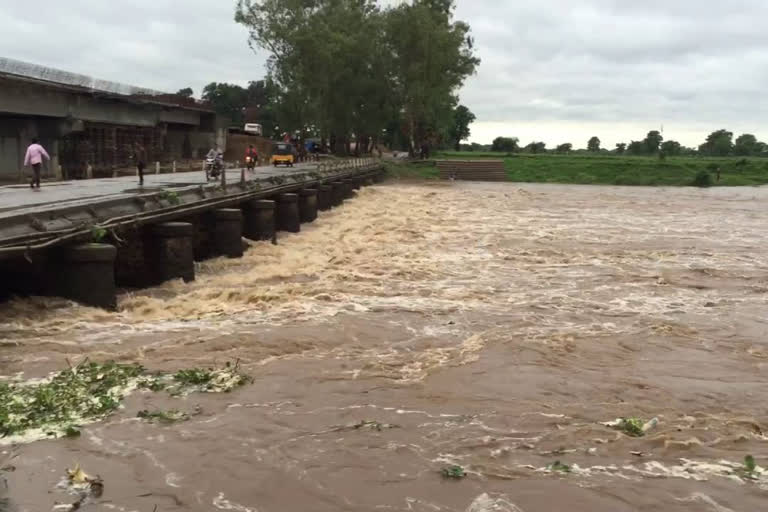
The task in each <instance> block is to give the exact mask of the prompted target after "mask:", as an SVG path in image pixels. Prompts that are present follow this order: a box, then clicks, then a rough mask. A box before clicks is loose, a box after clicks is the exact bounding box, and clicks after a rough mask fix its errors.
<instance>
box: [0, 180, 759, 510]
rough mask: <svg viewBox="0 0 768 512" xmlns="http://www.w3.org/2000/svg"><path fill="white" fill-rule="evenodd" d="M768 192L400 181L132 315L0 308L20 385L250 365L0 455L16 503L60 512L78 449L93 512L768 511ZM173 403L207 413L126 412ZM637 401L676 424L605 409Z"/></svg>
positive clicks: (631, 406)
mask: <svg viewBox="0 0 768 512" xmlns="http://www.w3.org/2000/svg"><path fill="white" fill-rule="evenodd" d="M767 200H768V189H765V188H717V189H707V190H699V189H691V188H679V189H667V188H619V187H581V186H561V185H516V184H479V183H417V182H391V183H388V184H385V185H378V186H373V187H366V188H363V189H362V190H360V191H359V193H358V196H357V197H356V198H355V199H352V200H350V201H347V202H346V203H345V204H344V205H343V206H342V207H340V208H338V209H335V210H333V211H331V212H328V213H323V214H321V216H320V218H319V219H318V220H317V221H316V222H315V223H314V224H312V225H303V226H302V232H301V233H300V234H295V235H293V234H292V235H284V236H283V234H281V237H280V240H279V243H278V245H272V244H270V243H254V244H252V246H251V248H250V249H249V250H248V251H247V252H246V254H245V256H244V257H243V258H242V259H239V260H228V259H223V258H221V259H215V260H210V261H206V262H204V263H201V264H199V266H198V268H197V280H196V281H195V282H194V283H190V284H183V283H181V282H172V283H168V284H165V285H163V286H161V287H157V288H153V289H148V290H141V291H129V292H125V293H123V294H121V296H120V298H119V311H118V312H116V313H107V312H103V311H99V310H95V309H90V308H85V307H80V306H76V305H73V304H71V303H69V302H67V301H63V300H58V299H50V298H29V299H18V300H14V301H12V302H9V303H6V304H3V305H0V374H2V375H5V376H14V375H17V374H18V373H19V372H23V378H35V377H42V376H45V375H47V374H48V373H49V372H51V371H55V370H61V369H63V368H66V367H67V364H73V363H74V362H76V361H80V360H82V359H84V358H86V357H88V358H90V359H91V360H95V361H105V360H110V359H114V360H117V361H119V362H138V363H141V364H142V365H144V366H145V367H147V368H149V369H151V370H165V371H174V370H176V369H179V368H189V367H195V366H215V365H221V364H224V363H225V362H227V361H238V360H239V364H240V367H241V368H242V369H243V371H245V372H246V373H247V374H249V375H250V376H251V377H253V382H252V383H251V384H248V385H246V386H244V387H242V388H238V389H236V390H234V391H233V392H231V393H226V394H191V395H188V396H186V397H171V396H168V395H167V394H162V393H150V392H141V391H136V392H134V393H132V394H131V395H130V396H129V397H128V398H127V399H126V400H125V402H124V406H123V408H121V409H120V410H119V411H117V412H116V413H115V414H113V415H112V416H110V417H109V418H107V419H106V420H104V421H101V422H98V423H94V424H91V425H86V426H84V427H83V429H82V435H81V437H80V438H78V439H73V440H68V439H60V440H45V441H37V442H32V443H27V444H19V445H7V444H6V445H1V444H0V467H3V466H4V461H6V463H7V464H9V465H12V467H13V471H10V470H8V471H5V472H2V473H0V476H2V477H3V478H4V479H5V480H6V481H7V491H6V492H7V495H8V496H9V497H10V500H11V502H12V503H13V505H12V506H14V507H15V510H18V511H30V512H40V511H49V510H52V509H53V507H54V505H55V504H56V503H66V502H67V500H68V497H67V496H66V495H65V494H63V493H61V492H60V490H57V484H58V483H59V481H60V480H61V478H62V475H64V474H65V471H66V468H68V467H72V466H73V465H74V464H75V463H78V464H80V465H81V466H82V467H83V468H84V469H85V470H86V471H88V472H89V473H92V474H98V475H99V476H100V477H101V478H102V479H103V481H104V493H103V496H101V497H100V498H98V499H95V500H93V501H92V502H90V503H88V504H87V505H84V506H83V508H82V509H81V510H88V511H91V510H92V511H101V510H104V511H107V510H110V511H121V512H128V511H137V512H153V510H156V511H157V512H171V511H206V512H210V511H217V510H229V511H237V512H284V511H308V512H309V511H312V512H325V511H328V512H331V511H371V512H373V511H415V512H433V511H436V512H440V511H445V512H491V511H502V512H511V511H515V512H519V511H522V512H537V511H552V510H569V511H571V512H580V511H584V512H623V511H662V510H663V511H673V512H677V511H679V512H700V511H707V512H710V511H711V512H729V511H732V512H740V511H745V512H746V511H754V510H764V509H765V508H766V505H765V504H766V503H768V474H762V473H758V476H756V477H755V478H754V479H744V478H740V477H739V474H740V473H739V468H740V467H741V465H742V464H743V462H742V461H743V460H744V457H745V456H747V455H753V456H754V457H755V458H756V460H757V464H758V466H767V465H768V408H767V407H766V403H767V401H766V399H767V398H768V387H767V386H768V373H767V370H768V338H767V337H766V326H767V325H768V322H767V315H766V313H767V312H768V241H767V238H766V230H767V229H768V207H767V206H766V201H767ZM170 407H174V408H179V409H185V410H191V409H193V408H196V407H199V408H198V409H196V410H198V411H199V414H196V415H195V416H193V417H192V418H191V419H190V420H189V421H186V422H181V423H176V424H172V425H167V426H164V425H158V424H153V423H148V422H146V421H141V420H139V419H137V418H136V413H137V411H139V410H142V409H156V408H161V409H162V408H170ZM629 417H637V418H642V419H644V420H651V419H652V418H656V419H657V420H658V423H655V422H654V425H650V426H649V430H648V431H647V432H646V434H645V435H644V436H642V437H630V436H627V435H625V434H624V433H622V432H619V431H616V430H614V429H612V428H610V427H608V426H606V425H604V424H603V423H606V422H611V421H613V420H615V419H617V418H629ZM8 461H10V462H8ZM555 461H558V462H559V463H560V464H561V465H562V466H557V465H555V466H553V464H554V462H555ZM455 465H457V466H461V467H462V468H463V469H464V470H465V471H466V476H465V477H464V478H462V479H451V478H445V477H444V476H443V475H442V474H441V471H442V470H443V469H445V468H447V467H450V466H455ZM563 466H567V467H568V469H569V471H564V470H558V469H557V468H558V467H563ZM7 467H8V466H6V469H7ZM0 483H1V482H0ZM0 496H2V489H0ZM69 501H70V502H71V500H69ZM1 507H2V506H1V505H0V508H1ZM155 507H156V508H155Z"/></svg>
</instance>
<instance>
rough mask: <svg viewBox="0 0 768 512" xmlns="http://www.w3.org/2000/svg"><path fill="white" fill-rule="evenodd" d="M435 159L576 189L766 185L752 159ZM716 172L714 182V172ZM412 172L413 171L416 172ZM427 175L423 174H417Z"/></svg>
mask: <svg viewBox="0 0 768 512" xmlns="http://www.w3.org/2000/svg"><path fill="white" fill-rule="evenodd" d="M434 158H435V159H456V160H479V159H485V158H490V159H502V160H504V166H505V168H506V170H507V175H508V176H509V180H510V181H514V182H519V183H566V184H581V185H644V186H691V185H694V184H695V183H696V177H697V175H699V174H709V175H710V180H711V185H712V186H729V187H732V186H756V185H765V184H768V159H767V158H757V157H749V158H742V157H727V158H709V157H668V158H666V159H665V160H660V159H659V158H658V157H643V156H618V155H552V154H546V155H532V154H517V153H515V154H510V153H486V152H451V151H446V152H438V153H436V154H435V155H434ZM718 167H719V168H720V169H721V175H720V180H719V181H718V180H717V176H716V171H717V168H718ZM417 168H418V167H417ZM418 172H419V173H421V174H427V175H426V176H424V177H428V173H426V170H420V171H418Z"/></svg>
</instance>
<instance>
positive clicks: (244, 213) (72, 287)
mask: <svg viewBox="0 0 768 512" xmlns="http://www.w3.org/2000/svg"><path fill="white" fill-rule="evenodd" d="M383 173H384V169H383V167H382V165H381V163H380V162H379V161H378V160H375V159H372V158H353V159H345V160H339V161H333V162H330V163H323V164H310V163H305V164H299V165H297V166H296V167H294V168H288V169H280V170H278V169H273V168H257V169H256V172H255V173H254V174H253V175H251V174H249V173H248V172H247V171H242V170H240V169H235V170H228V171H227V172H225V173H224V174H223V175H222V179H221V180H220V181H217V182H215V183H209V182H207V181H206V179H205V176H204V173H203V172H202V171H197V172H185V173H175V174H157V175H151V174H150V175H147V176H145V185H144V186H143V187H139V186H138V184H137V180H136V178H132V177H130V178H129V177H124V178H111V179H98V180H78V181H63V182H53V183H50V184H49V183H45V184H44V185H43V188H42V189H41V190H40V191H39V192H38V191H33V190H32V189H30V188H29V186H26V185H12V186H6V187H0V297H9V296H13V295H17V294H22V295H25V294H36V295H54V296H61V297H65V298H69V299H72V300H75V301H78V302H80V303H83V304H86V305H90V306H96V307H102V308H106V309H114V308H115V307H116V304H117V300H116V298H117V290H118V288H119V287H128V288H140V287H146V286H153V285H156V284H160V283H162V282H164V281H167V280H170V279H177V278H181V279H184V280H185V281H192V280H194V278H195V275H194V271H195V270H194V262H195V261H199V260H203V259H206V258H210V257H214V256H221V255H223V256H227V257H231V258H237V257H241V256H242V255H243V250H244V248H243V243H242V238H243V237H245V238H247V239H250V240H272V241H273V242H276V237H277V232H278V231H285V232H299V231H300V230H301V224H302V223H307V222H313V221H314V220H315V219H316V218H317V215H318V211H323V210H328V209H330V208H333V207H334V206H338V205H340V204H341V203H342V202H343V201H344V199H346V198H349V197H351V196H352V195H353V194H354V191H355V190H356V189H359V188H360V187H361V186H363V185H366V184H371V183H373V182H374V181H378V180H380V179H381V177H382V176H383Z"/></svg>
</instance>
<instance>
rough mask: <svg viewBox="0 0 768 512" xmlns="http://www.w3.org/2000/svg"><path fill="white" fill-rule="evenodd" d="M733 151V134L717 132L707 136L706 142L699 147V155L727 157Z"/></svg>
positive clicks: (723, 131) (722, 131)
mask: <svg viewBox="0 0 768 512" xmlns="http://www.w3.org/2000/svg"><path fill="white" fill-rule="evenodd" d="M732 151H733V132H729V131H728V130H723V129H721V130H717V131H714V132H712V133H710V134H709V135H707V140H706V142H704V144H702V145H701V146H699V153H701V154H703V155H708V156H728V155H730V154H731V152H732Z"/></svg>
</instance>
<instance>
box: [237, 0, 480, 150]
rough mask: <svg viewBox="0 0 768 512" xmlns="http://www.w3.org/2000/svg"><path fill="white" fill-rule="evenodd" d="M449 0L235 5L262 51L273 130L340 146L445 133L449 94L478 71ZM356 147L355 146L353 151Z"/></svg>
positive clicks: (247, 1)
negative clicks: (271, 93)
mask: <svg viewBox="0 0 768 512" xmlns="http://www.w3.org/2000/svg"><path fill="white" fill-rule="evenodd" d="M453 8H454V3H453V1H450V0H414V1H413V2H412V3H410V4H403V5H399V6H397V7H391V8H387V9H383V10H382V9H381V8H379V6H378V4H377V2H376V1H375V0H256V1H254V0H238V2H237V7H236V11H235V12H236V14H235V19H236V21H238V22H239V23H241V24H243V25H245V26H246V27H247V28H248V29H249V31H250V42H251V45H252V46H258V47H260V48H263V49H265V50H267V51H268V52H269V54H270V57H269V59H268V63H267V64H268V71H269V76H270V79H271V80H272V81H273V82H274V83H275V84H276V85H277V88H278V91H279V92H278V97H277V98H276V104H277V105H278V107H277V108H276V111H277V113H278V118H279V120H280V124H281V126H283V127H285V128H286V129H289V130H291V131H294V130H297V131H300V132H301V133H308V132H310V131H317V132H319V133H321V134H322V135H323V136H324V137H328V138H329V139H331V140H332V141H333V143H334V144H333V145H334V146H336V148H337V150H342V149H345V148H346V149H348V148H349V142H350V140H351V139H352V138H355V139H356V140H357V142H358V145H357V147H358V149H359V148H360V147H361V145H362V146H363V147H366V148H367V147H369V146H370V144H369V142H375V141H376V139H377V138H378V137H379V136H380V135H381V134H382V133H384V134H386V135H387V136H388V138H389V139H390V140H392V141H394V140H395V133H396V132H397V131H398V130H402V131H404V132H405V133H406V137H407V139H408V140H409V146H410V148H411V150H414V149H415V148H416V147H417V146H420V145H422V144H425V143H437V142H439V141H440V140H441V139H442V138H443V134H447V133H449V129H450V126H451V124H452V122H453V120H454V108H455V107H456V105H457V104H458V101H457V97H456V91H457V90H458V88H459V87H460V86H461V85H462V83H463V81H464V79H465V78H466V77H467V76H468V75H470V74H472V73H473V72H474V70H475V67H476V66H477V64H478V62H479V61H478V59H477V58H476V57H475V56H474V50H473V48H472V39H471V37H470V36H469V26H468V25H466V24H464V23H462V22H458V21H454V20H453ZM361 142H362V144H361Z"/></svg>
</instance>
